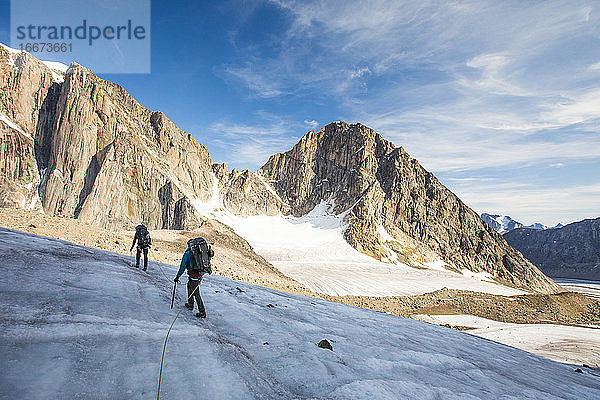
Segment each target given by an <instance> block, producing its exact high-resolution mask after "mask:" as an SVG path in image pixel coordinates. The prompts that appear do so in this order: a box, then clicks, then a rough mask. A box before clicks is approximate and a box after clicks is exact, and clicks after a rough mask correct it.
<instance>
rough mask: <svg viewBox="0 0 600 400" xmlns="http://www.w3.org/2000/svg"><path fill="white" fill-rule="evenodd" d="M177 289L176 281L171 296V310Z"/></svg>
mask: <svg viewBox="0 0 600 400" xmlns="http://www.w3.org/2000/svg"><path fill="white" fill-rule="evenodd" d="M176 288H177V281H175V282H174V283H173V296H171V310H172V309H173V303H174V302H175V289H176Z"/></svg>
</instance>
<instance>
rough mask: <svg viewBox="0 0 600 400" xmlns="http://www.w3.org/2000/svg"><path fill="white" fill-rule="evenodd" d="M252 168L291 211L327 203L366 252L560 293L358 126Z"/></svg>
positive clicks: (333, 128) (328, 130)
mask: <svg viewBox="0 0 600 400" xmlns="http://www.w3.org/2000/svg"><path fill="white" fill-rule="evenodd" d="M259 173H261V174H262V175H263V176H264V177H265V179H266V180H267V181H268V182H269V183H270V184H271V185H272V186H273V187H274V188H275V190H276V192H277V193H278V194H279V196H280V197H281V198H282V199H283V201H285V202H286V203H287V204H288V205H289V207H290V212H291V213H292V214H293V215H295V216H301V215H304V214H306V213H307V212H309V211H310V210H311V209H312V208H314V206H315V205H317V204H319V203H320V202H321V201H331V202H333V204H334V206H335V207H334V210H335V212H336V213H338V214H339V213H344V214H343V215H344V216H345V219H346V221H347V222H348V224H349V227H348V229H347V230H346V232H345V236H346V239H347V240H348V242H349V243H350V244H352V245H353V246H354V247H355V248H357V249H358V250H360V251H362V252H364V253H366V254H369V255H371V256H373V257H376V258H379V259H382V260H389V261H395V260H399V261H403V262H407V263H409V264H412V265H415V266H418V265H419V264H423V263H427V262H432V261H435V260H436V258H437V257H438V256H439V257H441V258H442V259H443V261H445V262H446V263H448V264H449V265H450V266H451V267H452V268H457V269H462V268H467V269H469V270H471V271H474V272H488V273H489V274H491V275H492V276H493V277H494V278H495V279H497V280H498V281H501V282H504V283H508V284H512V285H514V286H517V287H522V288H526V289H529V290H537V291H541V292H554V291H558V290H560V287H559V286H558V285H556V283H554V282H553V281H552V280H550V279H549V278H547V277H546V276H545V275H543V274H542V273H541V272H540V271H539V270H538V269H537V268H536V267H535V266H534V265H533V264H531V263H530V262H529V261H528V260H526V259H525V258H524V257H523V256H522V255H521V254H520V253H519V252H518V251H516V250H514V249H513V248H512V247H510V246H509V245H508V244H507V243H506V241H505V240H504V239H502V236H501V235H499V234H498V233H497V232H495V231H494V230H493V229H492V228H491V227H490V226H489V225H487V224H486V223H484V222H483V221H482V220H481V218H480V217H479V216H478V215H477V213H475V212H474V211H473V210H471V209H470V208H469V207H467V206H466V205H465V204H464V203H463V202H462V201H461V200H460V199H459V198H458V197H457V196H456V195H454V193H452V192H451V191H450V190H448V189H447V188H446V187H445V186H443V185H442V184H441V183H440V182H438V180H437V179H436V177H435V176H433V174H431V173H430V172H428V171H426V170H425V169H424V168H423V167H421V165H419V163H418V162H417V160H415V159H413V158H411V157H410V156H409V155H408V154H407V153H406V152H405V151H404V150H403V149H402V148H401V147H400V148H397V147H395V146H394V145H393V144H392V143H390V142H388V141H386V140H384V139H383V138H382V137H381V136H380V135H379V134H377V133H376V132H375V131H373V130H372V129H370V128H368V127H365V126H363V125H361V124H353V125H348V124H346V123H345V122H335V123H332V124H329V125H327V126H325V127H324V128H323V129H321V131H319V132H315V131H310V132H308V133H307V134H306V135H305V136H304V137H303V138H302V139H301V140H300V141H299V142H298V143H297V144H296V145H295V146H294V147H293V148H292V149H291V150H290V151H288V152H286V153H284V154H277V155H274V156H272V157H271V158H270V159H269V161H268V162H267V163H266V164H265V165H264V166H263V167H262V168H261V169H260V171H259Z"/></svg>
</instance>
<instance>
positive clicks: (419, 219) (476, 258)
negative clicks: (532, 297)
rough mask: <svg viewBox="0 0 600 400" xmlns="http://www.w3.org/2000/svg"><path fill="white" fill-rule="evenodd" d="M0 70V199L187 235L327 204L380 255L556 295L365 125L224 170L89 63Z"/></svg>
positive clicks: (25, 60) (362, 246)
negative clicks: (233, 220)
mask: <svg viewBox="0 0 600 400" xmlns="http://www.w3.org/2000/svg"><path fill="white" fill-rule="evenodd" d="M0 65H1V70H0V72H1V76H0V79H1V80H2V82H3V90H2V91H1V98H0V113H2V115H5V116H6V118H5V119H6V120H8V121H9V122H11V123H7V122H6V121H5V119H2V121H3V122H4V124H0V128H1V129H0V134H1V135H2V137H3V141H2V147H1V148H0V155H2V156H3V160H4V165H3V166H5V167H6V168H3V175H2V176H0V193H2V197H1V198H0V200H1V203H2V204H0V205H3V206H21V207H34V208H35V207H37V208H39V209H43V210H44V211H45V212H47V213H49V214H58V215H63V216H69V217H73V218H77V219H81V220H83V221H87V222H91V223H94V224H97V225H100V226H104V227H107V228H113V229H114V228H123V227H128V228H131V227H132V226H135V225H137V224H138V223H140V222H142V223H145V224H146V225H148V226H149V227H150V228H163V229H186V228H194V227H195V226H198V225H199V224H200V223H201V221H202V219H203V218H204V217H206V216H207V215H209V214H210V213H213V212H214V211H215V210H226V211H227V212H231V213H233V214H236V215H240V216H249V215H257V214H258V215H276V214H279V213H282V214H291V215H295V216H299V215H305V214H307V213H308V212H309V211H311V210H312V209H313V208H314V207H315V206H316V205H317V204H319V203H320V202H322V201H332V205H333V211H334V213H336V214H340V213H342V212H344V213H345V214H344V221H345V222H346V223H347V224H348V229H346V231H345V232H344V236H345V238H346V240H347V241H348V242H349V243H350V244H351V245H352V246H353V247H354V248H356V249H357V250H359V251H360V252H362V253H365V254H367V255H370V256H372V257H374V258H376V259H378V260H382V261H385V262H389V263H395V262H400V263H406V264H408V265H413V266H415V267H417V268H422V267H425V268H427V267H428V265H429V264H432V263H434V264H436V263H437V264H439V263H445V264H446V265H447V268H450V269H453V270H455V271H460V270H462V269H467V270H470V271H472V272H475V273H478V272H486V273H489V274H490V276H491V277H492V278H493V279H495V280H498V281H500V282H502V283H504V284H508V285H511V286H515V287H520V288H524V289H527V290H535V291H541V292H557V291H560V290H561V289H560V287H559V286H558V285H557V284H555V283H554V282H553V281H551V280H550V279H548V278H547V277H545V276H544V275H543V274H541V273H540V272H539V271H538V270H537V268H535V267H534V266H533V265H532V264H531V263H529V262H528V261H527V260H526V259H525V258H523V257H522V256H521V254H520V253H518V252H516V251H514V250H513V249H512V248H510V246H508V245H507V244H506V242H505V241H504V239H502V237H501V236H500V235H498V234H497V233H496V232H495V231H493V229H491V228H489V227H488V226H487V225H485V224H484V223H483V222H482V221H481V219H480V218H479V217H478V216H477V214H475V212H474V211H473V210H471V209H470V208H469V207H467V206H466V205H465V204H464V203H463V202H462V201H460V199H459V198H458V197H457V196H456V195H455V194H454V193H452V192H451V191H450V190H448V189H447V188H446V187H445V186H443V185H442V184H441V183H440V182H439V181H438V180H437V178H436V177H435V176H434V175H433V174H432V173H430V172H428V171H426V170H425V169H424V168H422V167H421V166H420V164H419V163H418V161H417V160H415V159H413V158H411V157H410V156H409V155H408V154H407V153H406V152H405V151H404V149H403V148H402V147H396V146H395V145H394V144H392V143H391V142H389V141H387V140H385V139H383V138H382V137H381V135H379V134H378V133H377V132H375V131H374V130H372V129H370V128H368V127H366V126H364V125H362V124H353V125H349V124H347V123H345V122H341V121H340V122H334V123H331V124H329V125H326V126H325V127H323V128H322V129H321V130H320V131H319V132H315V131H309V132H308V133H306V134H305V135H304V136H303V137H302V138H301V139H300V141H299V142H298V143H297V144H296V145H295V146H294V147H293V148H292V149H291V150H290V151H288V152H285V153H280V154H276V155H273V156H271V157H270V159H269V161H267V163H266V164H265V165H264V166H263V167H261V168H260V169H259V170H258V171H257V172H256V173H254V172H251V171H247V170H244V171H242V172H238V171H235V170H233V171H231V172H229V171H228V170H227V166H226V165H225V164H215V163H213V162H212V159H211V157H210V154H209V153H208V150H207V148H206V147H205V146H204V145H202V144H199V143H198V142H197V141H196V140H195V139H194V138H193V137H192V136H191V135H190V134H188V133H186V132H184V131H182V130H181V129H179V128H178V127H177V126H176V125H175V124H174V123H173V122H172V121H170V120H169V119H168V118H167V117H166V116H165V115H164V114H163V113H162V112H160V111H151V110H149V109H146V108H145V107H143V106H142V105H141V104H140V103H139V102H137V101H136V100H135V99H134V98H133V97H132V96H130V95H129V94H128V93H127V92H126V90H125V89H124V88H122V87H121V86H119V85H117V84H115V83H112V82H110V81H106V80H103V79H100V78H98V77H97V76H96V75H95V74H94V73H93V72H91V71H90V70H88V69H87V68H85V67H82V66H80V65H78V64H76V63H73V64H71V66H69V68H68V69H67V70H66V72H65V73H64V76H63V77H62V79H63V80H62V81H60V79H56V76H55V75H56V74H57V72H56V71H54V72H53V71H52V70H50V68H49V67H48V66H47V65H45V64H44V63H42V62H40V61H39V60H37V59H35V58H34V57H33V56H31V55H30V54H28V53H18V54H14V53H11V52H9V51H8V50H6V49H4V48H0ZM59 72H60V71H59ZM32 93H33V95H32Z"/></svg>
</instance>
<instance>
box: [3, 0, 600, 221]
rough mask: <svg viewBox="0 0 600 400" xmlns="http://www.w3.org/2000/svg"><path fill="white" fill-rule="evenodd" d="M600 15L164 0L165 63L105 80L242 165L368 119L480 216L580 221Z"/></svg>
mask: <svg viewBox="0 0 600 400" xmlns="http://www.w3.org/2000/svg"><path fill="white" fill-rule="evenodd" d="M0 7H1V9H2V13H1V14H0V15H2V17H1V18H2V20H1V21H2V25H1V29H0V40H1V41H2V42H3V43H8V38H9V31H8V28H9V18H8V16H9V5H8V2H6V1H3V2H2V3H0ZM599 19H600V6H599V5H598V3H597V2H593V1H588V2H586V1H578V2H573V1H543V2H542V1H531V2H522V1H503V2H497V1H464V2H459V1H452V2H429V1H419V2H415V1H405V2H403V1H368V2H353V1H327V0H320V1H298V2H296V1H285V0H277V1H215V2H204V1H202V2H189V1H169V2H166V1H165V2H158V1H153V2H152V73H151V74H147V75H124V74H123V75H116V74H106V75H101V76H102V77H103V78H105V79H109V80H112V81H115V82H117V83H119V84H121V85H122V86H124V87H125V89H126V90H127V91H128V92H129V93H131V94H132V95H133V96H134V97H135V98H136V99H137V100H139V101H140V102H141V103H142V104H143V105H145V106H146V107H148V108H150V109H154V110H161V111H163V112H165V114H166V115H167V116H168V117H169V118H170V119H172V120H173V121H174V122H175V123H176V124H177V125H179V126H180V127H181V128H182V129H184V130H186V131H187V132H190V133H192V134H193V135H194V137H196V139H198V140H199V141H200V142H201V143H204V144H205V145H207V147H208V149H209V151H210V152H211V155H212V157H213V159H214V160H215V161H225V162H227V163H228V164H229V165H230V167H235V168H238V169H241V168H249V169H251V170H256V169H257V168H258V167H260V166H261V165H262V164H263V163H264V162H265V161H266V160H267V158H268V156H269V155H270V154H273V153H277V152H283V151H286V150H288V149H289V148H291V146H293V144H295V143H296V141H297V140H298V139H299V138H300V137H301V136H302V135H303V134H304V133H306V131H308V130H310V129H320V127H321V126H323V125H325V124H327V123H329V122H331V121H335V120H345V121H347V122H361V123H363V124H365V125H367V126H370V127H372V128H373V129H375V130H376V131H378V132H379V133H381V134H382V135H383V136H384V137H385V138H387V139H388V140H391V141H392V142H394V143H395V144H396V145H397V146H403V147H404V148H405V149H406V150H407V151H408V152H409V153H410V154H411V155H412V156H413V157H415V158H417V159H418V160H419V161H420V162H421V164H422V165H424V166H425V167H426V168H427V169H428V170H430V171H432V172H434V173H435V174H436V175H437V176H438V178H439V179H440V180H441V181H442V183H444V184H445V185H446V186H448V187H449V188H450V189H451V190H453V191H454V192H455V193H457V194H458V195H459V196H460V197H461V198H462V199H463V200H464V201H465V202H466V203H467V204H468V205H470V206H471V207H473V208H474V209H475V210H476V211H479V212H486V211H487V212H497V213H502V214H508V215H511V216H512V217H513V218H516V219H517V220H519V221H521V222H524V223H527V224H528V223H533V222H542V223H546V224H556V223H557V222H563V223H567V222H572V221H576V220H580V219H583V218H591V217H598V216H600V177H599V174H598V171H600V22H599V21H600V20H599Z"/></svg>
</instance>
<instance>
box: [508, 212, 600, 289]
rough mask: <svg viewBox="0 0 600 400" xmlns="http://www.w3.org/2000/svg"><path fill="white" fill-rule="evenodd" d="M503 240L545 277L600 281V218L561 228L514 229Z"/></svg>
mask: <svg viewBox="0 0 600 400" xmlns="http://www.w3.org/2000/svg"><path fill="white" fill-rule="evenodd" d="M504 239H506V241H507V242H508V243H509V244H510V245H511V246H512V247H514V248H515V249H517V250H519V251H520V252H521V253H522V254H523V255H524V256H525V257H527V259H529V260H530V261H531V262H533V263H534V264H535V265H536V266H537V267H538V268H539V269H541V270H542V272H544V273H545V274H546V275H548V276H551V277H556V278H575V279H591V280H600V218H596V219H585V220H583V221H579V222H574V223H572V224H568V225H566V226H564V227H562V228H560V229H546V230H536V229H530V228H519V229H513V230H512V231H510V232H507V233H505V234H504Z"/></svg>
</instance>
